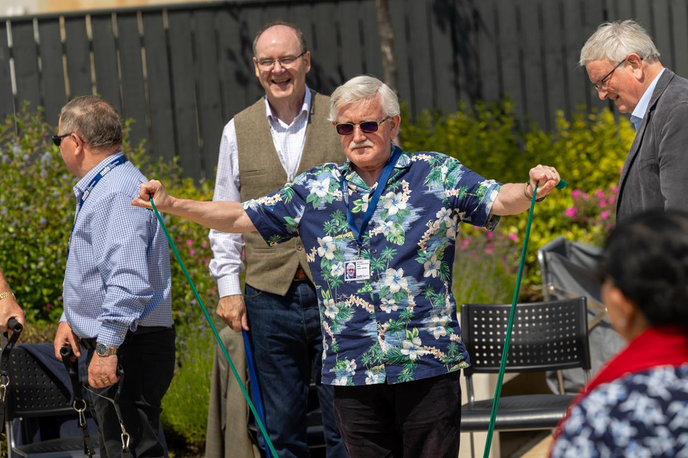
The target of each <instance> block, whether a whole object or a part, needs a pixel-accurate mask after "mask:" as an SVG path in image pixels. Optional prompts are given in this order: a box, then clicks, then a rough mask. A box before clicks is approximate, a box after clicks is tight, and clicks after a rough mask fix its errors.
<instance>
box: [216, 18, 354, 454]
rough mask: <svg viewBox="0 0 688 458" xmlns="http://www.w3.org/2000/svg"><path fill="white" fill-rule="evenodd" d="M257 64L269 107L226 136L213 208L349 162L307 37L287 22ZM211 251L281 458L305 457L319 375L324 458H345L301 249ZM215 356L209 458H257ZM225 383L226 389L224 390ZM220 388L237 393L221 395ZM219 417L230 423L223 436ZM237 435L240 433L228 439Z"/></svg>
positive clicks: (237, 396) (242, 243)
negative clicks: (319, 89) (319, 88)
mask: <svg viewBox="0 0 688 458" xmlns="http://www.w3.org/2000/svg"><path fill="white" fill-rule="evenodd" d="M253 56H254V57H253V66H254V69H255V75H256V77H257V78H258V80H259V81H260V84H261V86H263V89H265V97H261V98H260V99H259V100H258V101H257V102H256V103H255V104H253V105H252V106H250V107H248V108H246V109H245V110H243V111H242V112H241V113H239V114H237V115H236V116H235V117H234V118H233V119H232V120H231V121H229V123H228V124H227V125H226V126H225V128H224V131H223V133H222V140H221V143H220V155H219V160H218V167H217V180H216V184H215V195H214V200H225V201H226V200H231V201H237V202H241V201H245V200H247V199H252V198H256V197H259V196H262V195H265V194H267V193H269V192H273V191H276V190H278V189H280V188H281V187H282V186H283V185H284V184H285V183H287V182H289V181H292V180H293V179H294V177H295V176H297V175H298V174H300V173H301V172H303V171H305V170H308V169H310V168H311V167H314V166H316V165H321V164H323V163H326V162H336V163H341V162H342V161H344V160H345V157H344V154H343V152H342V148H341V145H340V142H339V138H338V137H337V134H336V132H335V131H334V129H332V125H331V124H330V122H329V121H328V120H327V115H328V112H329V104H330V99H329V97H325V96H323V95H320V94H318V93H316V92H315V91H313V90H311V89H310V88H308V87H307V86H306V74H307V73H308V72H309V71H310V68H311V55H310V52H309V51H308V48H307V46H306V40H305V38H304V36H303V33H302V32H301V30H299V29H298V27H296V26H295V25H293V24H288V23H285V22H282V21H276V22H271V23H268V24H266V25H264V26H263V27H262V28H261V29H260V30H259V31H258V33H257V34H256V38H255V40H254V42H253ZM210 242H211V247H212V249H213V252H214V254H215V257H214V259H213V260H212V261H211V263H210V272H211V275H212V276H213V277H214V278H215V279H216V280H217V282H218V290H219V294H220V298H221V299H220V302H219V304H218V307H217V314H218V315H219V316H220V317H221V318H222V319H223V320H224V321H225V322H226V323H227V325H228V326H229V327H231V329H229V328H225V329H224V330H223V332H222V336H223V339H224V341H225V345H226V346H227V348H229V349H230V351H233V354H234V356H233V359H234V360H235V361H236V360H243V358H244V353H243V344H242V338H241V334H240V333H241V331H242V329H243V330H245V331H248V335H249V339H250V341H251V344H252V347H253V356H254V359H255V365H256V370H257V373H258V374H257V378H258V382H259V384H260V388H261V394H262V398H263V404H264V408H265V416H266V424H267V431H268V434H269V435H270V439H271V441H272V442H273V444H274V446H275V449H276V451H277V453H278V455H279V456H280V458H285V457H297V458H302V457H307V456H308V445H307V443H306V408H307V403H308V386H309V382H310V379H311V374H315V377H316V381H317V391H318V396H319V399H320V405H321V410H322V415H323V425H324V427H325V440H326V443H327V456H328V458H338V457H346V456H347V454H346V451H345V449H344V445H343V443H342V442H341V438H340V436H339V432H338V429H337V426H336V424H335V420H334V414H333V401H332V387H331V386H326V385H321V384H320V383H319V379H320V367H321V357H322V334H321V332H320V314H319V310H318V301H317V299H316V295H315V287H314V286H313V277H312V275H311V272H310V270H309V269H308V263H307V261H306V253H305V250H304V249H303V244H302V243H301V240H299V239H294V240H292V241H291V242H290V243H286V244H283V245H282V246H280V247H279V249H277V250H275V249H271V248H269V247H268V246H267V245H266V243H265V242H264V241H263V240H262V239H261V238H260V236H259V235H258V234H245V235H244V237H243V239H242V236H241V235H240V234H225V233H223V232H219V231H214V230H213V231H210ZM242 247H243V248H244V249H245V253H246V287H245V291H244V293H243V294H242V291H241V286H240V281H239V274H240V272H241V270H242V269H243V263H242V259H241V252H242ZM232 330H233V331H232ZM217 356H218V353H217V352H216V370H215V378H214V380H215V381H214V382H213V388H211V402H210V412H209V420H208V435H207V442H206V456H207V457H209V458H211V457H212V458H215V457H219V456H225V457H230V456H231V457H232V458H235V457H244V456H252V454H251V451H250V444H249V445H248V446H247V447H240V445H239V444H242V443H243V444H246V443H247V437H248V436H247V433H246V429H245V427H242V425H241V420H239V418H238V417H237V416H238V415H241V414H243V415H246V414H245V413H243V412H246V404H245V402H244V401H243V400H242V397H241V393H240V392H239V389H238V388H237V387H236V384H235V383H233V380H231V379H230V380H229V381H227V377H226V370H224V371H223V368H222V366H220V359H219V358H217ZM219 356H220V358H221V357H222V355H221V354H220V355H219ZM314 367H315V369H314ZM223 374H224V383H223V381H222V379H220V380H219V381H218V380H217V379H218V378H219V376H222V375H223ZM230 377H231V376H230ZM218 385H230V386H227V387H226V388H224V387H223V388H221V389H218ZM223 389H225V390H226V393H222V390H223ZM218 391H219V393H218ZM224 402H226V407H225V408H224V409H223V408H222V407H223V406H225V404H223V403H224ZM222 417H225V418H227V421H226V423H227V427H226V428H227V429H226V430H224V431H223V430H222V424H223V423H225V422H224V421H222ZM244 418H246V417H244ZM244 424H245V422H244ZM232 425H236V427H235V428H234V430H232V431H230V429H232ZM259 440H262V437H261V438H260V439H259Z"/></svg>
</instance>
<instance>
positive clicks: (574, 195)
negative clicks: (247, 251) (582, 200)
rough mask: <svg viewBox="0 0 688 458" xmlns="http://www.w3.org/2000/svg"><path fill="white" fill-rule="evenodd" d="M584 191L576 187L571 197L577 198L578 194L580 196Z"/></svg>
mask: <svg viewBox="0 0 688 458" xmlns="http://www.w3.org/2000/svg"><path fill="white" fill-rule="evenodd" d="M582 193H583V191H581V190H580V189H574V190H573V191H572V192H571V197H573V198H574V199H577V198H578V196H580V195H581V194H582Z"/></svg>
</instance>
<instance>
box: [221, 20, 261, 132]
mask: <svg viewBox="0 0 688 458" xmlns="http://www.w3.org/2000/svg"><path fill="white" fill-rule="evenodd" d="M217 20H218V23H219V25H218V46H219V70H218V71H219V78H220V90H221V92H222V105H223V118H222V120H223V122H225V123H227V122H228V121H229V120H230V119H231V118H232V117H233V116H234V115H235V114H237V113H238V112H240V111H241V110H243V109H244V108H245V107H246V106H247V105H248V103H249V100H248V99H247V97H246V92H247V91H246V87H247V86H248V85H249V84H254V81H255V76H254V75H253V64H252V63H251V57H252V52H251V45H250V44H249V43H248V30H247V29H246V27H245V25H244V24H243V23H242V21H241V18H240V16H239V9H238V8H227V9H224V10H222V11H220V12H219V13H218V16H217ZM254 101H255V100H254Z"/></svg>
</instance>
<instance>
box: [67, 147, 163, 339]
mask: <svg viewBox="0 0 688 458" xmlns="http://www.w3.org/2000/svg"><path fill="white" fill-rule="evenodd" d="M121 155H122V153H117V154H114V155H111V156H108V157H106V158H105V159H104V160H103V161H102V162H101V163H100V164H98V165H97V166H96V167H94V168H93V169H92V170H91V171H89V172H88V173H87V174H86V176H84V177H83V178H82V179H81V180H79V182H78V183H77V184H76V186H75V187H74V194H75V196H76V202H77V213H76V216H75V223H74V229H73V230H72V235H71V237H70V240H69V257H68V259H67V268H66V270H65V279H64V284H63V298H64V313H63V315H62V318H61V319H60V321H66V322H67V323H68V324H69V325H70V326H71V328H72V330H73V331H74V333H75V334H76V335H77V336H79V337H82V338H90V337H97V339H98V342H100V343H104V344H106V345H109V346H114V347H118V346H120V345H121V344H122V342H123V341H124V337H125V336H126V333H127V331H128V330H132V331H135V330H136V328H137V326H171V325H172V300H171V290H172V280H171V275H170V257H169V251H168V248H167V241H166V239H165V234H164V233H163V230H162V227H161V226H159V223H158V221H157V219H156V217H155V214H154V213H153V212H150V211H148V210H145V209H143V208H137V207H133V206H132V205H131V201H132V199H134V198H136V197H137V196H138V192H139V185H140V184H141V183H143V182H146V181H147V179H146V178H145V177H144V176H143V174H141V172H139V170H138V169H137V168H136V167H134V166H133V165H132V164H131V162H125V163H124V164H121V165H119V166H117V167H115V168H114V169H112V170H111V171H110V172H108V173H107V174H106V175H104V176H103V177H102V179H101V180H100V181H99V182H98V184H96V186H95V187H94V188H93V189H92V190H91V193H90V194H89V195H88V197H87V199H86V200H85V201H84V203H83V205H82V207H81V209H79V208H78V206H79V201H80V200H81V196H82V195H83V193H84V191H85V190H86V187H87V186H88V183H89V182H90V181H91V180H92V179H93V177H95V176H96V175H97V174H98V173H99V172H100V171H101V170H102V169H103V168H104V167H105V166H106V165H107V164H109V163H110V162H112V160H113V159H115V158H117V157H119V156H121Z"/></svg>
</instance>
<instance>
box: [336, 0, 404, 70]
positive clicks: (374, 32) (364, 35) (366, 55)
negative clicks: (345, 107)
mask: <svg viewBox="0 0 688 458" xmlns="http://www.w3.org/2000/svg"><path fill="white" fill-rule="evenodd" d="M400 1H401V0H397V1H396V2H394V4H395V5H397V4H398V2H400ZM390 3H391V2H390ZM391 7H392V6H391V5H390V8H391ZM359 8H360V10H359V18H360V24H361V28H360V33H361V51H360V52H359V55H360V56H361V58H362V59H363V72H364V73H368V74H371V75H374V76H376V77H378V78H382V77H383V76H384V75H383V73H382V51H381V50H380V33H379V32H378V27H377V11H376V10H375V2H374V1H373V0H362V1H359ZM343 33H344V32H343ZM346 78H347V79H348V78H351V76H349V75H346ZM343 82H344V81H341V83H343Z"/></svg>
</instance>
